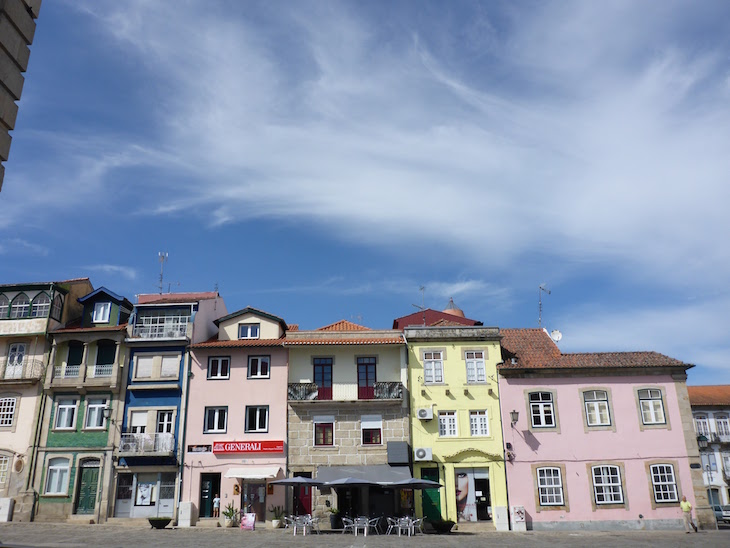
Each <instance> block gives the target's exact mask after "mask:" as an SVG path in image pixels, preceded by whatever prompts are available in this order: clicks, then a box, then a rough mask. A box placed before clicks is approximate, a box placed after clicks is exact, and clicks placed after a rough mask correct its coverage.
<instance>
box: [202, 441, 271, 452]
mask: <svg viewBox="0 0 730 548" xmlns="http://www.w3.org/2000/svg"><path fill="white" fill-rule="evenodd" d="M283 452H284V440H273V441H216V442H213V453H283Z"/></svg>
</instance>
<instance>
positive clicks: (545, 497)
mask: <svg viewBox="0 0 730 548" xmlns="http://www.w3.org/2000/svg"><path fill="white" fill-rule="evenodd" d="M537 490H538V494H539V497H540V506H562V505H563V479H562V476H561V473H560V468H538V469H537Z"/></svg>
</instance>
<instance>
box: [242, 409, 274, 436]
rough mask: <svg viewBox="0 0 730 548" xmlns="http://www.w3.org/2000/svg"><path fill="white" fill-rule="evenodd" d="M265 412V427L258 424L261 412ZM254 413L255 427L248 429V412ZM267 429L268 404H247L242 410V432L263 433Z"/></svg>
mask: <svg viewBox="0 0 730 548" xmlns="http://www.w3.org/2000/svg"><path fill="white" fill-rule="evenodd" d="M262 410H263V412H264V413H265V414H266V415H265V419H266V421H265V422H266V425H265V427H263V428H262V427H261V426H259V423H260V421H261V412H262ZM254 412H255V413H256V427H255V429H249V427H248V422H249V421H248V416H249V413H254ZM268 431H269V406H268V405H247V406H246V408H245V411H244V432H246V433H247V434H248V433H259V434H263V433H266V432H268Z"/></svg>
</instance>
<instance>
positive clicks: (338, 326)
mask: <svg viewBox="0 0 730 548" xmlns="http://www.w3.org/2000/svg"><path fill="white" fill-rule="evenodd" d="M317 331H372V330H371V329H370V328H369V327H365V326H364V325H358V324H356V323H353V322H349V321H347V320H340V321H339V322H335V323H331V324H329V325H325V326H324V327H320V328H319V329H317Z"/></svg>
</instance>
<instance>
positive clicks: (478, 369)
mask: <svg viewBox="0 0 730 548" xmlns="http://www.w3.org/2000/svg"><path fill="white" fill-rule="evenodd" d="M465 358H466V382H487V369H486V366H485V365H484V352H483V351H481V350H479V351H475V352H466V354H465Z"/></svg>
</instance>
